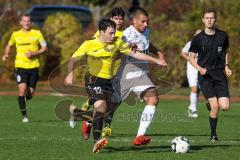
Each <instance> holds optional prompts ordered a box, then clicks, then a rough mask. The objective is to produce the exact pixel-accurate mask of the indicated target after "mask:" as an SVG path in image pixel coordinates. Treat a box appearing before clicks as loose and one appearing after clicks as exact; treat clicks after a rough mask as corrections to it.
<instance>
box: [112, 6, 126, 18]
mask: <svg viewBox="0 0 240 160" xmlns="http://www.w3.org/2000/svg"><path fill="white" fill-rule="evenodd" d="M114 16H121V17H123V18H124V16H125V12H124V10H123V9H122V7H116V8H113V9H112V11H111V18H112V17H114Z"/></svg>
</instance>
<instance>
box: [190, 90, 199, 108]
mask: <svg viewBox="0 0 240 160" xmlns="http://www.w3.org/2000/svg"><path fill="white" fill-rule="evenodd" d="M197 101H198V94H197V93H194V92H191V93H190V106H189V109H191V110H192V111H196V110H197V108H196V106H197Z"/></svg>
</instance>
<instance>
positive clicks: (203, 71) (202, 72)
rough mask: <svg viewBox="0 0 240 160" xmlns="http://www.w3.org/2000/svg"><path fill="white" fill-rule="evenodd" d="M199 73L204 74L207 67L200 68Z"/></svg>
mask: <svg viewBox="0 0 240 160" xmlns="http://www.w3.org/2000/svg"><path fill="white" fill-rule="evenodd" d="M199 72H200V74H201V75H205V74H206V73H207V69H206V68H201V70H200V71H199Z"/></svg>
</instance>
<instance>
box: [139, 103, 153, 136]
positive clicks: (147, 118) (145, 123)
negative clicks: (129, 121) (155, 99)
mask: <svg viewBox="0 0 240 160" xmlns="http://www.w3.org/2000/svg"><path fill="white" fill-rule="evenodd" d="M155 109H156V106H153V105H146V106H145V108H144V110H143V112H142V116H141V119H140V125H139V128H138V133H137V136H141V135H144V134H145V132H146V131H147V128H148V127H149V125H150V123H151V122H152V119H153V115H154V112H155Z"/></svg>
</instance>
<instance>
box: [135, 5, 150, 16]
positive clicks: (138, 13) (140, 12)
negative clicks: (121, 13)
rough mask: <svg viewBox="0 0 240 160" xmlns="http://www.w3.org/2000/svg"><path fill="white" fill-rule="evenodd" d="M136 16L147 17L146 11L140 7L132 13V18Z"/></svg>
mask: <svg viewBox="0 0 240 160" xmlns="http://www.w3.org/2000/svg"><path fill="white" fill-rule="evenodd" d="M138 15H144V16H146V17H148V13H147V11H146V10H145V9H143V8H141V7H140V8H138V9H136V10H135V11H134V13H133V17H136V16H138Z"/></svg>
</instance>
